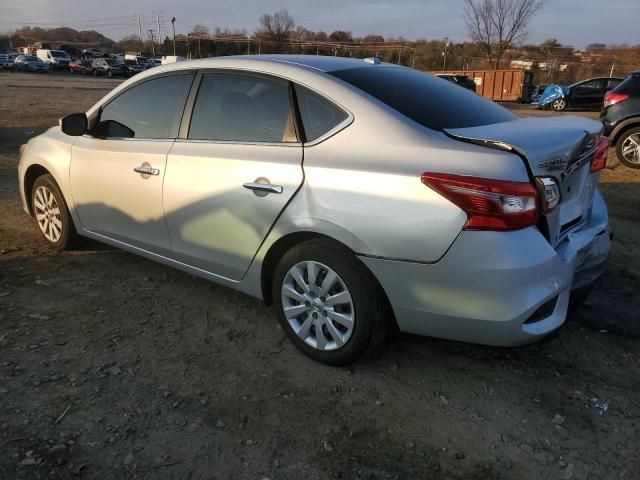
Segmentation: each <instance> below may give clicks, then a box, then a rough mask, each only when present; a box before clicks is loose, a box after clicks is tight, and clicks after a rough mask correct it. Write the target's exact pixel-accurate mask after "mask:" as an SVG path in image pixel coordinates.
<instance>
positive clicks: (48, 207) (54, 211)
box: [31, 174, 78, 250]
mask: <svg viewBox="0 0 640 480" xmlns="http://www.w3.org/2000/svg"><path fill="white" fill-rule="evenodd" d="M31 206H32V210H33V216H34V218H35V221H36V224H37V225H38V229H39V230H40V233H41V234H42V236H43V237H44V239H45V240H46V241H47V243H49V245H51V246H52V247H53V248H55V249H56V250H65V249H68V248H70V247H71V246H73V245H74V244H75V243H76V241H77V238H78V234H77V233H76V230H75V227H74V226H73V221H72V220H71V215H70V213H69V209H68V208H67V203H66V202H65V201H64V197H63V196H62V192H60V189H59V188H58V185H57V184H56V181H55V180H54V179H53V177H52V176H51V175H49V174H46V175H41V176H40V177H38V178H36V181H35V182H34V183H33V188H32V190H31Z"/></svg>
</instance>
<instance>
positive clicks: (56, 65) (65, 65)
mask: <svg viewBox="0 0 640 480" xmlns="http://www.w3.org/2000/svg"><path fill="white" fill-rule="evenodd" d="M36 57H38V58H39V59H40V60H42V61H43V62H44V63H47V64H49V68H51V69H52V70H68V69H69V63H70V62H71V57H69V54H68V53H67V52H65V51H63V50H46V49H44V48H39V49H38V50H36Z"/></svg>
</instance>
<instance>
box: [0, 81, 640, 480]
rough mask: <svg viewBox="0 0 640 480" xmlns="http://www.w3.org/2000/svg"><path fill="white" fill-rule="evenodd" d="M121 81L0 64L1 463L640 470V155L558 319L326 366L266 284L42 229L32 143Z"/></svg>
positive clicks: (97, 467) (23, 466)
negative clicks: (24, 157)
mask: <svg viewBox="0 0 640 480" xmlns="http://www.w3.org/2000/svg"><path fill="white" fill-rule="evenodd" d="M117 83H118V81H114V80H107V79H103V78H97V79H95V78H90V77H80V76H72V75H70V74H47V75H35V74H34V75H29V74H9V73H3V72H0V213H1V215H0V478H6V479H22V478H24V479H27V478H28V479H37V478H76V477H80V478H94V479H106V478H127V479H131V478H154V479H155V478H160V479H181V480H182V479H238V478H242V479H244V478H246V479H258V480H260V479H264V478H271V479H281V478H282V479H288V478H292V479H301V478H304V479H324V478H346V479H378V478H380V479H383V478H391V479H405V478H428V479H518V480H522V479H572V478H575V479H589V480H595V479H603V480H604V479H613V478H615V479H630V480H631V479H633V480H635V479H638V478H640V424H639V420H640V418H639V416H640V345H639V343H638V341H639V339H640V322H639V321H640V318H639V317H640V314H639V312H640V296H639V295H638V286H639V284H640V281H639V277H640V255H638V249H639V247H640V245H639V243H640V222H639V220H640V210H639V209H638V205H639V203H638V199H639V198H640V188H639V187H640V171H632V170H629V169H627V168H625V167H623V166H621V165H620V164H619V163H618V162H617V161H616V160H615V158H613V159H612V160H611V161H610V164H609V166H608V167H607V170H606V171H605V172H604V173H603V176H602V191H603V193H604V195H605V197H606V199H607V202H608V204H609V208H610V215H611V222H612V224H613V227H614V229H615V232H616V237H615V240H614V246H613V252H612V255H611V258H610V261H609V264H608V267H607V271H606V274H605V275H604V277H603V278H602V279H601V280H600V282H599V283H598V285H597V287H596V289H595V291H594V292H593V293H592V295H591V296H590V298H589V300H588V302H587V303H586V305H585V306H584V307H583V308H581V309H580V310H579V311H578V312H577V313H576V314H575V315H573V316H572V317H571V318H570V319H569V320H568V321H567V324H566V325H565V327H564V328H562V329H561V330H560V331H559V332H558V334H556V335H554V336H552V337H551V338H549V339H547V340H545V341H543V342H541V343H538V344H536V345H532V346H528V347H524V348H518V349H498V348H488V347H481V346H475V345H468V344H462V343H455V342H448V341H443V340H436V339H429V338H419V337H412V336H407V335H399V336H397V337H396V338H394V339H393V340H392V342H391V344H390V345H389V347H388V349H386V350H385V351H383V352H381V353H380V354H378V355H377V356H376V357H375V358H372V359H369V360H367V361H364V362H361V363H358V364H356V365H354V366H352V367H351V368H344V369H339V368H329V367H325V366H322V365H319V364H317V363H314V362H312V361H310V360H307V359H306V358H305V357H303V356H302V355H301V354H300V353H298V352H297V351H296V350H295V349H294V348H293V347H292V346H291V345H290V344H289V342H288V341H287V340H286V339H285V336H284V334H283V332H282V331H281V330H280V328H279V326H278V324H277V321H276V319H275V315H274V313H273V311H272V310H271V309H268V308H266V307H265V306H264V305H263V304H262V303H261V302H259V301H257V300H255V299H252V298H249V297H246V296H243V295H241V294H239V293H236V292H234V291H232V290H228V289H226V288H222V287H219V286H217V285H214V284H211V283H207V282H206V281H203V280H201V279H197V278H195V277H192V276H190V275H187V274H184V273H181V272H178V271H175V270H172V269H170V268H168V267H164V266H161V265H159V264H155V263H152V262H150V261H147V260H144V259H141V258H138V257H135V256H133V255H131V254H128V253H124V252H121V251H118V250H113V249H111V248H108V247H104V246H101V245H98V244H95V243H87V245H86V246H85V248H83V249H82V250H80V251H74V252H65V253H62V254H59V253H54V252H52V251H50V249H49V248H48V247H47V246H46V244H45V243H44V242H43V241H42V240H41V239H40V237H39V235H38V232H37V230H36V226H35V224H34V223H33V222H32V221H31V220H30V219H29V218H28V217H27V216H26V215H25V214H24V213H23V212H22V210H21V207H20V203H19V199H18V193H17V190H18V187H17V175H16V164H17V161H18V156H17V149H18V147H19V145H20V144H21V143H23V142H24V141H25V140H26V139H27V138H29V137H31V136H33V135H36V134H38V133H40V132H41V131H42V130H43V129H45V128H46V127H48V126H51V125H53V124H54V123H55V122H56V120H57V118H59V117H60V116H62V115H65V114H68V113H72V112H75V111H84V110H85V109H86V108H87V107H89V106H90V105H91V104H93V103H94V102H95V101H96V100H98V99H99V98H100V97H101V96H102V95H104V94H106V93H107V92H108V91H109V89H111V88H113V86H115V85H116V84H117ZM512 107H513V108H514V109H515V110H517V111H518V113H520V114H539V112H536V111H534V110H532V109H531V108H530V107H522V106H512ZM579 114H582V115H587V116H591V117H596V116H597V114H595V113H593V112H588V113H582V112H579ZM611 154H612V155H613V151H612V152H611Z"/></svg>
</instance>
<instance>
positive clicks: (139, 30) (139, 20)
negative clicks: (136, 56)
mask: <svg viewBox="0 0 640 480" xmlns="http://www.w3.org/2000/svg"><path fill="white" fill-rule="evenodd" d="M138 37H140V41H141V42H142V41H144V40H142V17H141V16H140V15H138Z"/></svg>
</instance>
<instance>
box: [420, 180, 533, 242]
mask: <svg viewBox="0 0 640 480" xmlns="http://www.w3.org/2000/svg"><path fill="white" fill-rule="evenodd" d="M422 183H424V184H425V185H427V186H428V187H431V188H433V189H434V190H435V191H436V192H438V193H440V194H441V195H443V196H444V197H445V198H447V199H448V200H450V201H451V202H453V203H454V204H456V205H457V206H458V207H460V208H461V209H462V210H464V211H465V213H466V214H467V217H468V219H467V223H466V224H465V228H466V229H469V230H499V231H506V230H519V229H521V228H525V227H529V226H531V225H535V224H536V222H537V221H538V202H537V197H538V192H537V191H536V189H535V187H534V186H533V185H531V184H530V183H526V182H509V181H504V180H494V179H491V178H478V177H467V176H464V175H449V174H446V173H430V172H426V173H423V174H422Z"/></svg>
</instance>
